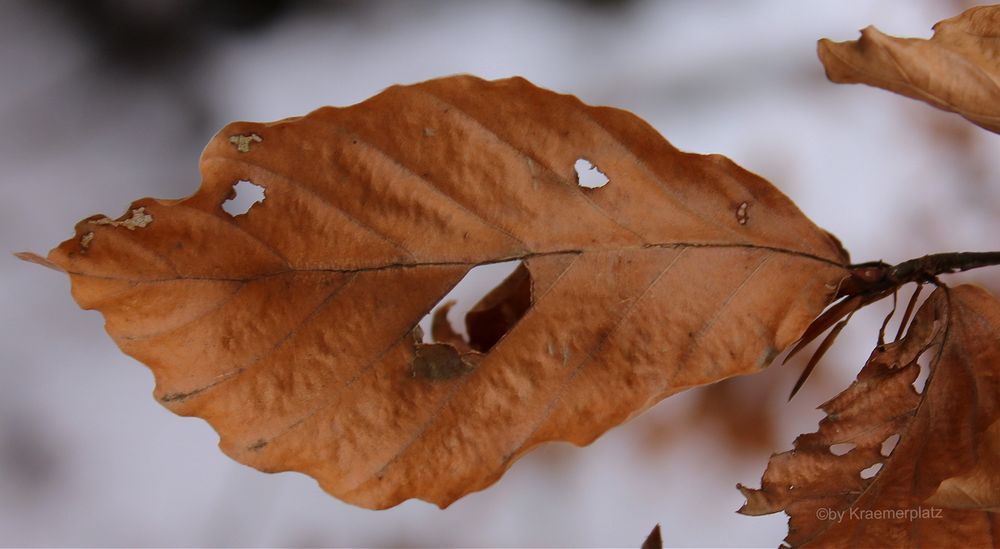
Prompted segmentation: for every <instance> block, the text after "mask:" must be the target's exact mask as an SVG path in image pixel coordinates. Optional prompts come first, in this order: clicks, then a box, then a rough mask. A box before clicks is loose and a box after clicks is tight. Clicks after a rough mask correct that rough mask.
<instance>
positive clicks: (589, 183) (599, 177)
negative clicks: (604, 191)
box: [573, 158, 608, 189]
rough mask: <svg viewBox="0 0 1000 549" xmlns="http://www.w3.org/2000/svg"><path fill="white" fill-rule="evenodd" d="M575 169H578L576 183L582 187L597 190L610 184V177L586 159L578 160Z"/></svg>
mask: <svg viewBox="0 0 1000 549" xmlns="http://www.w3.org/2000/svg"><path fill="white" fill-rule="evenodd" d="M573 167H574V168H575V169H576V182H577V184H579V185H580V186H581V187H586V188H588V189H596V188H598V187H603V186H605V185H607V184H608V176H606V175H604V172H602V171H601V170H599V169H597V166H595V165H593V164H591V163H590V161H589V160H587V159H586V158H579V159H577V161H576V164H574V165H573Z"/></svg>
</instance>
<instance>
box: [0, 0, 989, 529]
mask: <svg viewBox="0 0 1000 549" xmlns="http://www.w3.org/2000/svg"><path fill="white" fill-rule="evenodd" d="M972 4H974V3H973V2H948V1H942V0H920V1H915V0H892V1H890V0H878V1H875V0H871V1H861V0H850V1H848V0H812V1H810V2H801V1H796V0H765V1H754V2H749V1H735V0H733V1H712V2H708V1H700V2H699V1H653V0H646V1H639V0H634V1H613V0H604V1H597V0H591V1H589V2H586V1H568V0H564V1H556V0H549V1H536V2H527V1H508V2H475V1H473V2H416V1H414V2H402V1H399V2H364V1H360V0H359V1H354V2H350V1H339V2H319V1H311V2H310V1H299V2H281V1H279V0H269V1H251V0H244V1H237V0H227V1H217V2H207V1H197V0H176V1H166V0H158V1H140V0H102V1H96V2H86V3H85V2H74V1H72V0H66V1H61V2H60V1H55V0H49V1H35V2H27V1H24V2H17V1H13V0H10V1H4V2H2V3H0V75H2V76H0V128H2V130H3V131H2V132H0V166H2V167H3V173H2V176H0V186H2V191H3V200H2V201H0V251H3V252H5V253H4V254H3V255H2V256H0V303H2V306H0V326H2V327H3V329H2V330H0V545H16V546H66V545H69V546H93V545H98V546H206V545H208V546H230V545H237V546H455V545H462V546H476V547H480V546H486V547H492V546H515V547H522V546H524V547H528V546H531V547H537V546H577V547H590V546H611V547H636V546H638V545H639V544H640V543H641V542H642V540H643V538H644V537H645V536H646V534H647V533H648V532H649V530H650V529H651V528H652V526H653V525H654V524H655V523H657V522H659V523H661V524H662V525H663V529H664V537H665V541H666V544H667V545H671V546H673V545H680V546H696V547H704V546H726V547H728V546H751V547H758V546H761V547H773V546H775V545H777V544H778V543H779V542H780V540H781V539H782V538H783V537H784V534H785V529H786V517H785V516H784V515H783V514H776V515H771V516H768V517H757V518H751V517H744V516H741V515H738V514H736V513H735V512H734V511H735V510H736V509H737V508H739V506H740V505H741V504H742V503H743V499H742V497H741V496H740V494H739V492H737V491H736V489H735V488H734V486H735V484H736V483H737V482H742V483H744V484H748V485H750V486H758V482H759V478H760V475H761V473H762V472H763V469H764V466H765V465H766V462H767V458H768V456H769V455H770V453H771V452H772V451H781V450H785V449H788V448H789V447H790V445H791V441H792V439H793V438H794V437H795V435H797V434H798V433H800V432H808V431H812V430H814V429H815V427H816V422H817V420H818V419H820V418H821V414H820V413H819V412H817V411H815V410H814V407H815V406H816V405H818V404H819V403H821V402H822V401H823V400H825V399H827V398H829V397H831V396H832V395H834V394H835V393H837V392H838V391H839V390H840V389H842V388H843V387H845V386H846V385H847V384H848V383H849V381H850V380H851V379H853V376H854V374H855V373H856V372H857V371H858V369H860V367H861V365H862V364H863V361H864V359H865V358H866V357H867V355H868V352H869V350H870V349H871V347H872V345H873V341H874V334H875V330H876V326H877V324H878V323H879V322H880V321H881V315H882V313H881V312H880V310H879V309H875V310H872V311H869V312H867V313H866V314H862V315H857V316H856V318H855V321H853V322H852V324H851V326H849V327H848V329H847V330H846V331H845V332H844V334H842V336H841V339H840V341H839V343H838V345H837V347H836V348H835V349H834V352H833V353H831V355H830V357H829V358H828V359H827V360H826V361H824V363H823V364H821V365H820V368H819V369H818V371H817V373H816V374H815V375H814V376H813V379H811V380H810V382H809V383H808V384H807V385H806V387H805V389H804V390H803V392H802V393H800V395H799V396H797V397H796V399H795V400H794V401H792V402H791V403H790V404H786V403H785V397H786V395H787V392H788V390H789V389H790V387H791V385H792V383H793V381H794V379H795V377H797V375H798V368H799V367H801V363H798V364H799V366H798V367H796V366H795V365H794V364H790V365H788V366H784V367H781V366H778V365H777V364H776V365H775V366H774V367H772V368H770V369H769V370H768V371H766V372H764V373H762V374H759V375H758V376H755V377H752V378H741V379H737V380H732V381H730V382H726V383H724V384H719V385H717V386H713V387H712V388H709V389H700V390H693V391H689V392H688V393H685V394H682V395H678V396H676V397H673V398H671V399H668V400H667V401H665V402H663V403H661V404H660V405H659V406H657V407H655V408H654V409H652V410H651V411H649V412H647V413H646V414H644V415H643V416H641V417H639V418H637V419H635V420H633V421H632V422H630V423H628V424H626V425H624V426H622V427H619V428H616V429H614V430H612V431H611V432H609V433H608V434H606V435H605V436H604V437H602V438H601V439H599V440H598V441H597V442H596V443H594V444H593V445H591V446H590V447H587V448H584V449H579V448H575V447H571V446H569V445H565V444H552V445H548V446H545V447H543V448H541V449H539V450H536V451H535V452H532V453H531V454H529V455H528V456H526V457H525V458H523V459H522V460H520V461H519V462H518V463H517V464H515V465H514V467H513V468H512V469H511V470H510V472H508V473H507V475H506V476H505V477H504V478H503V479H502V480H501V481H500V482H499V483H498V484H496V485H494V486H493V487H491V488H489V489H487V490H485V491H483V492H479V493H475V494H472V495H470V496H467V497H465V498H463V499H461V500H459V501H458V502H457V503H455V504H454V505H453V506H451V507H450V508H448V509H447V510H444V511H442V510H439V509H437V508H436V507H434V506H432V505H430V504H426V503H423V502H419V501H409V502H407V503H404V504H403V505H400V506H398V507H396V508H394V509H391V510H388V511H380V512H374V511H367V510H363V509H359V508H356V507H352V506H349V505H347V504H344V503H341V502H339V501H337V500H336V499H333V498H332V497H330V496H328V495H326V494H325V493H324V492H322V490H320V489H319V488H318V487H317V486H316V484H315V482H314V481H312V480H311V479H309V478H307V477H305V476H302V475H298V474H291V473H286V474H280V475H265V474H262V473H258V472H256V471H254V470H252V469H250V468H247V467H244V466H242V465H239V464H237V463H235V462H233V461H230V460H229V459H228V458H226V457H225V456H224V455H223V454H222V453H221V452H219V451H218V450H217V448H216V442H217V437H216V435H215V433H214V432H213V431H212V430H211V429H210V428H209V427H208V425H207V424H206V423H204V422H203V421H201V420H197V419H182V418H178V417H176V416H173V415H172V414H170V413H169V412H167V411H166V409H164V408H162V407H161V406H160V405H159V404H157V403H156V402H155V401H154V400H153V399H152V398H151V391H152V388H153V379H152V376H151V374H150V373H149V372H148V370H146V368H145V367H143V366H142V365H140V364H138V363H137V362H135V361H133V360H132V359H130V358H128V357H126V356H125V355H123V354H122V353H120V352H119V351H118V350H117V348H116V347H115V346H114V344H113V343H112V342H111V340H110V339H109V338H108V337H106V335H105V334H104V332H103V328H102V324H103V322H102V320H101V318H100V316H99V315H98V313H96V312H92V311H90V312H87V311H81V310H79V309H77V307H76V306H75V304H74V303H73V301H72V299H71V297H70V295H69V292H68V282H67V280H66V278H65V277H64V276H62V275H60V274H58V273H54V272H51V271H47V270H44V269H40V268H38V267H37V266H34V265H29V264H26V263H22V262H19V261H17V260H16V259H15V258H14V257H13V256H11V255H10V254H9V253H6V252H15V251H20V250H32V251H36V252H42V253H44V252H45V251H47V250H48V249H49V248H51V247H53V246H54V245H56V244H57V243H59V242H60V241H62V240H63V239H65V238H67V237H69V236H70V235H71V234H72V228H73V225H74V224H75V223H76V221H78V220H79V219H81V218H83V217H85V216H88V215H91V214H94V213H105V214H108V215H110V216H112V217H117V216H118V215H120V214H121V213H122V212H123V210H124V208H125V207H126V206H127V205H128V204H129V202H130V201H131V200H132V199H135V198H139V197H143V196H157V197H170V198H174V197H181V196H185V195H188V194H190V193H192V192H194V190H195V189H196V188H197V185H198V181H199V175H198V172H197V159H198V156H199V154H200V152H201V149H202V147H203V146H204V144H205V143H206V142H207V141H208V140H209V138H210V137H211V136H212V135H213V134H214V133H215V132H216V131H217V130H218V129H219V128H221V127H222V126H223V125H224V124H225V123H227V122H229V121H231V120H238V119H245V120H261V121H263V120H273V119H278V118H283V117H286V116H293V115H299V114H303V113H306V112H308V111H310V110H312V109H314V108H316V107H318V106H321V105H326V104H332V105H347V104H351V103H355V102H358V101H361V100H363V99H365V98H366V97H368V96H371V95H373V94H375V93H377V92H379V91H380V90H381V89H383V88H385V87H386V86H389V85H391V84H394V83H407V82H416V81H420V80H424V79H427V78H432V77H437V76H443V75H449V74H454V73H473V74H476V75H479V76H483V77H487V78H500V77H506V76H511V75H522V76H525V77H527V78H528V79H530V80H532V81H533V82H535V83H536V84H538V85H541V86H544V87H548V88H551V89H554V90H556V91H559V92H564V93H573V94H576V95H578V96H580V97H581V98H582V99H584V100H585V101H587V102H589V103H594V104H605V105H614V106H618V107H622V108H625V109H629V110H631V111H633V112H635V113H636V114H638V115H639V116H641V117H643V118H645V119H646V120H648V121H649V122H650V123H651V124H653V125H654V126H655V127H656V128H658V129H659V130H660V132H661V133H663V135H665V136H666V137H667V138H668V139H669V140H670V141H671V142H672V143H674V144H675V145H676V146H678V147H680V148H681V149H685V150H690V151H696V152H705V153H707V152H717V153H722V154H725V155H727V156H729V157H731V158H733V159H734V160H735V161H736V162H738V163H739V164H741V165H743V166H745V167H747V168H748V169H750V170H753V171H755V172H757V173H760V174H761V175H763V176H764V177H766V178H767V179H769V180H771V181H772V182H774V183H775V184H776V185H777V186H778V187H779V188H781V189H782V190H783V191H784V192H785V193H786V194H788V195H789V196H790V197H791V198H792V199H793V200H794V201H795V202H797V203H798V205H799V206H800V208H801V209H802V210H803V211H804V212H805V213H806V214H807V215H808V216H810V217H811V218H812V219H813V220H815V221H816V222H817V223H818V224H819V225H820V226H822V227H824V228H826V229H828V230H830V231H831V232H833V233H834V234H836V235H838V236H839V237H840V238H841V240H842V241H843V243H844V245H845V247H846V248H847V249H848V250H850V251H851V253H852V257H853V258H854V259H855V260H856V261H867V260H874V259H884V260H886V261H889V262H898V261H901V260H904V259H909V258H911V257H916V256H919V255H922V254H925V253H930V252H939V251H963V250H969V251H972V250H987V249H989V250H996V249H1000V236H998V235H1000V181H998V177H997V176H998V175H1000V154H997V153H998V152H1000V148H998V147H1000V137H998V136H995V135H992V134H988V133H987V132H985V131H983V130H980V129H978V128H976V127H974V126H972V125H971V124H969V123H966V122H965V121H963V120H962V119H960V118H958V117H957V116H955V115H950V114H945V113H940V112H937V111H935V110H933V109H931V108H930V107H927V106H925V105H923V104H920V103H917V102H914V101H911V100H908V99H904V98H900V97H896V96H893V95H891V94H889V93H888V92H884V91H880V90H875V89H873V88H867V87H863V86H842V85H834V84H831V83H829V82H827V81H826V79H825V78H824V76H823V71H822V68H821V66H820V64H819V61H818V60H817V59H816V55H815V42H816V40H817V39H818V38H821V37H830V38H833V39H836V40H847V39H854V38H856V37H857V31H858V30H859V29H861V28H862V27H864V26H866V25H868V24H875V25H876V26H878V27H879V28H880V29H881V30H883V31H885V32H887V33H890V34H898V35H908V36H920V37H929V36H930V33H931V31H930V26H931V24H932V23H934V22H935V21H938V20H940V19H943V18H946V17H949V16H951V15H954V14H957V13H958V12H960V11H961V10H962V9H964V8H965V7H968V6H969V5H972ZM964 278H965V279H967V280H975V281H978V282H979V283H981V284H984V285H987V286H988V287H990V288H991V289H992V290H994V292H995V293H996V292H1000V277H998V276H996V275H991V274H990V273H989V272H986V273H977V274H973V275H971V276H965V277H964ZM477 282H478V286H479V287H478V288H477V287H475V286H476V284H473V286H474V287H473V288H471V289H469V290H468V291H478V292H480V295H481V293H482V292H484V291H485V290H486V288H485V285H486V284H489V283H490V281H488V280H485V279H484V280H479V281H477Z"/></svg>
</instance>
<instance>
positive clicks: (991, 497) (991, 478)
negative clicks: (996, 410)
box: [927, 422, 1000, 512]
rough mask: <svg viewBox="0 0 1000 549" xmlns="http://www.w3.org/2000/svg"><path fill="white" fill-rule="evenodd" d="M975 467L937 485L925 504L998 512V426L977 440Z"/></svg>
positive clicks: (999, 492)
mask: <svg viewBox="0 0 1000 549" xmlns="http://www.w3.org/2000/svg"><path fill="white" fill-rule="evenodd" d="M978 442H979V444H978V452H977V453H976V454H977V455H976V457H977V458H978V459H977V461H976V465H975V467H974V468H973V469H972V470H971V471H968V472H966V473H963V474H961V475H958V476H954V477H950V478H947V479H945V480H944V481H942V482H941V485H940V486H938V489H937V491H936V492H934V494H933V495H932V496H931V497H930V498H928V500H927V503H928V504H930V505H938V506H940V507H950V508H952V509H983V510H987V511H993V512H1000V422H996V423H994V424H993V425H992V426H991V427H990V428H989V429H987V430H986V432H985V433H984V434H983V435H982V436H981V437H980V440H979V441H978Z"/></svg>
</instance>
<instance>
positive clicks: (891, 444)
mask: <svg viewBox="0 0 1000 549" xmlns="http://www.w3.org/2000/svg"><path fill="white" fill-rule="evenodd" d="M898 443H899V435H892V436H891V437H889V438H887V439H885V440H883V441H882V456H883V457H889V455H890V454H892V451H893V450H895V449H896V444H898Z"/></svg>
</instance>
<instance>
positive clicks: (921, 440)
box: [739, 286, 1000, 547]
mask: <svg viewBox="0 0 1000 549" xmlns="http://www.w3.org/2000/svg"><path fill="white" fill-rule="evenodd" d="M998 333H1000V302H998V301H997V300H996V299H995V298H993V297H992V296H991V295H989V293H988V292H986V291H985V290H983V289H981V288H978V287H975V286H960V287H958V288H954V289H951V290H948V289H946V288H939V289H938V290H936V291H935V292H934V293H933V294H932V295H931V297H930V298H928V300H927V301H925V302H924V304H923V306H922V307H921V308H920V310H919V311H918V312H917V314H916V316H915V318H914V319H913V322H912V323H911V325H910V328H909V329H908V331H907V334H906V335H905V336H904V338H903V339H902V340H900V341H899V342H898V343H896V344H893V345H886V346H882V347H880V348H878V349H876V350H875V351H874V352H873V353H872V357H871V359H869V361H868V364H866V365H865V367H864V368H863V369H862V370H861V373H860V374H858V378H857V380H856V381H855V382H854V383H853V384H852V385H851V386H850V387H848V388H847V390H845V391H844V392H842V393H841V394H839V395H837V396H836V397H835V398H833V399H832V400H830V401H829V402H827V403H826V404H824V405H823V406H822V409H823V410H824V411H826V413H827V417H826V418H825V419H823V420H822V421H821V422H820V427H819V430H818V431H817V432H815V433H810V434H805V435H801V436H799V437H798V438H797V439H796V440H795V447H794V449H793V450H791V451H789V452H784V453H781V454H776V455H774V456H772V457H771V461H770V463H768V466H767V470H766V472H765V473H764V477H763V479H762V481H761V488H760V489H759V490H752V489H748V488H745V487H743V486H740V487H739V488H740V490H741V491H742V492H743V494H744V495H745V496H746V498H747V503H746V504H745V505H744V506H743V508H741V509H740V512H741V513H744V514H749V515H760V514H767V513H774V512H777V511H785V512H786V513H787V514H788V515H789V531H788V537H787V538H786V539H785V541H786V542H787V543H788V544H789V545H791V546H794V547H798V546H805V545H808V546H819V547H851V546H870V547H992V546H994V545H995V544H996V543H997V541H998V539H997V537H996V536H997V534H996V532H1000V517H998V516H997V515H995V514H993V513H989V512H985V511H983V510H972V509H969V510H957V509H942V508H941V506H939V505H938V503H942V500H944V501H950V502H954V501H955V500H954V493H943V492H942V493H939V495H938V498H941V499H939V501H938V502H937V503H935V502H934V501H933V500H928V498H929V497H931V496H932V495H933V494H934V493H935V492H936V491H938V485H939V484H941V483H942V481H944V480H945V479H949V478H951V477H955V476H956V475H966V474H969V472H970V471H972V470H973V469H972V468H973V467H974V466H976V465H977V461H978V464H979V465H980V466H984V465H986V464H985V463H984V462H983V460H982V457H981V455H980V456H977V450H978V451H982V448H984V447H986V446H989V444H991V443H992V442H995V439H991V438H988V437H990V436H992V435H991V434H990V431H988V429H989V427H990V426H991V425H995V422H996V421H997V420H998V419H1000V340H998V339H997V334H998ZM920 349H922V350H925V352H927V353H931V356H933V357H934V358H933V359H932V360H931V361H930V365H929V367H930V373H929V376H928V378H927V382H926V384H925V387H924V390H923V392H922V393H918V392H917V391H916V390H915V389H914V387H913V382H914V380H915V379H916V378H917V375H918V374H919V373H920V368H921V366H920V364H919V363H918V356H917V352H915V351H916V350H920ZM901 360H905V362H901ZM994 434H995V433H994ZM894 437H898V442H897V443H896V446H895V448H894V449H892V450H891V453H889V454H888V455H885V454H884V453H883V452H884V450H885V448H884V446H883V445H884V444H886V443H887V442H891V440H892V439H893V438H894ZM991 441H992V442H991ZM835 445H853V448H851V449H849V451H847V452H846V453H844V452H843V451H840V452H837V453H834V450H835V448H834V446H835ZM874 466H879V467H880V468H879V469H878V471H877V472H876V473H875V474H874V476H867V475H864V474H863V471H866V470H871V468H873V467H874ZM975 474H977V473H976V472H973V473H972V474H971V475H970V476H968V477H962V479H960V480H958V481H956V484H957V485H959V486H962V487H961V488H959V490H961V489H963V488H964V487H965V486H972V480H971V479H972V478H973V477H974V475H975ZM866 476H867V477H868V478H866ZM942 486H944V485H942ZM976 486H979V485H976ZM936 505H938V506H936ZM970 507H971V506H970Z"/></svg>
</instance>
